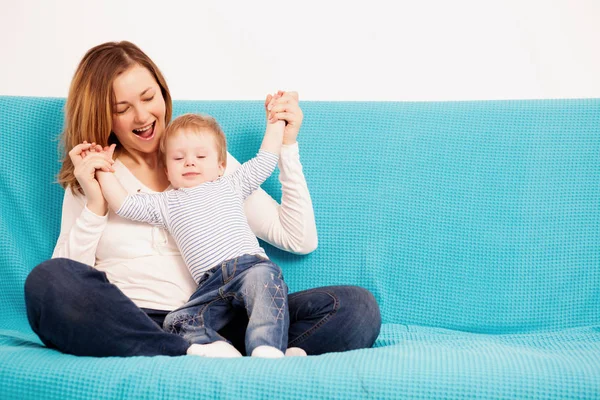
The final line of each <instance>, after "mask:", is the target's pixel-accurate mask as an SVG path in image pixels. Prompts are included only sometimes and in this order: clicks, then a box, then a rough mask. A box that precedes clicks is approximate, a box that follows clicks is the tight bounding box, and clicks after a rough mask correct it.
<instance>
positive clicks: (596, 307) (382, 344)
mask: <svg viewBox="0 0 600 400" xmlns="http://www.w3.org/2000/svg"><path fill="white" fill-rule="evenodd" d="M302 107H303V110H304V113H305V120H304V124H303V127H302V130H301V134H300V138H299V141H300V148H301V160H302V162H303V165H304V168H305V173H306V177H307V180H308V184H309V188H310V191H311V193H312V196H313V201H314V208H315V214H316V220H317V227H318V231H319V247H318V249H317V250H316V251H315V252H314V253H312V254H310V255H308V256H295V255H291V254H287V253H284V252H282V251H279V250H277V249H274V248H272V247H270V246H267V248H266V250H267V252H268V253H269V255H270V256H271V257H272V258H273V259H274V260H275V261H276V262H277V263H279V264H280V265H281V266H282V268H283V270H284V273H285V276H286V280H287V282H288V285H289V286H290V290H291V291H296V290H301V289H305V288H310V287H314V286H320V285H335V284H354V285H361V286H363V287H365V288H367V289H369V290H370V291H371V292H372V293H373V294H374V295H375V297H376V298H377V300H378V301H379V304H380V306H381V312H382V318H383V322H384V324H383V327H382V330H381V334H380V336H379V338H378V340H377V342H376V343H375V346H374V348H372V349H364V350H357V351H351V352H347V353H337V354H326V355H322V356H315V357H307V358H287V359H283V360H261V359H251V358H243V359H237V360H224V359H202V358H198V357H134V358H103V359H96V358H89V357H75V356H71V355H65V354H61V353H59V352H57V351H54V350H50V349H47V348H45V347H44V346H43V345H42V344H41V342H40V341H39V339H38V338H37V336H36V335H35V334H34V333H33V332H32V331H31V329H30V328H29V325H28V323H27V319H26V316H25V307H24V300H23V283H24V281H25V277H26V276H27V274H28V273H29V271H30V270H31V269H32V268H33V267H34V266H35V265H36V264H38V263H39V262H41V261H43V260H45V259H47V258H49V257H50V255H51V253H52V249H53V246H54V243H55V240H56V238H57V235H58V232H59V229H60V213H61V201H62V194H63V191H62V189H61V188H60V186H59V185H57V184H56V183H54V180H55V175H56V173H57V171H58V169H59V165H60V163H59V155H58V151H57V149H58V145H59V143H58V141H57V140H56V139H57V135H58V134H59V132H60V131H61V127H62V124H63V108H64V99H58V98H28V97H7V96H4V97H2V96H0V207H1V209H0V398H1V399H19V400H25V399H65V398H69V399H71V398H72V399H122V398H128V399H154V398H168V399H171V398H172V399H180V398H198V399H200V398H202V399H213V398H231V399H249V398H275V399H277V398H295V399H345V398H369V399H383V398H418V399H426V398H433V399H438V398H461V399H465V398H502V399H525V398H535V399H593V398H596V399H598V398H600V99H585V100H583V99H582V100H531V101H476V102H416V103H415V102H406V103H396V102H303V103H302ZM184 112H204V113H209V114H212V115H213V116H215V117H216V118H217V119H218V120H219V121H220V122H221V123H222V126H223V128H224V130H225V132H226V133H227V137H228V140H229V146H230V151H231V153H232V154H233V155H235V156H236V157H237V158H238V159H239V160H246V159H248V158H250V157H251V156H252V155H254V153H255V152H256V150H257V148H258V147H259V144H260V140H261V137H262V133H263V129H264V120H263V111H262V104H261V102H259V101H247V102H246V101H177V102H175V104H174V115H179V114H181V113H184ZM264 188H265V189H266V190H267V191H268V192H270V193H271V194H272V195H273V196H274V197H275V198H278V197H279V196H280V190H279V187H278V181H277V177H276V175H275V176H273V177H271V178H270V179H269V180H268V181H267V182H266V183H265V184H264Z"/></svg>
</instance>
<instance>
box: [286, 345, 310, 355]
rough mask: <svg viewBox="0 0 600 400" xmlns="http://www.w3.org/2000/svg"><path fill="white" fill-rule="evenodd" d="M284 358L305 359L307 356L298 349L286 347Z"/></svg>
mask: <svg viewBox="0 0 600 400" xmlns="http://www.w3.org/2000/svg"><path fill="white" fill-rule="evenodd" d="M285 356H286V357H306V356H307V354H306V352H305V351H304V350H302V349H301V348H300V347H288V349H287V350H286V351H285Z"/></svg>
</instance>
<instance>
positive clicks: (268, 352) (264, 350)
mask: <svg viewBox="0 0 600 400" xmlns="http://www.w3.org/2000/svg"><path fill="white" fill-rule="evenodd" d="M252 357H261V358H282V357H284V354H283V352H282V351H281V350H279V349H276V348H275V347H273V346H258V347H257V348H255V349H254V350H253V351H252Z"/></svg>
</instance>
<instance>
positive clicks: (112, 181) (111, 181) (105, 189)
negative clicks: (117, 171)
mask: <svg viewBox="0 0 600 400" xmlns="http://www.w3.org/2000/svg"><path fill="white" fill-rule="evenodd" d="M115 147H116V145H115V144H112V145H111V146H110V147H105V148H104V149H102V147H101V146H92V148H91V149H90V150H89V151H88V152H82V154H81V156H82V158H85V157H86V156H87V155H88V153H92V152H98V153H104V155H106V157H107V158H108V159H110V160H112V157H113V153H114V151H115ZM96 180H97V181H98V183H99V184H100V189H101V190H102V195H103V196H104V198H105V199H106V201H107V202H108V205H109V207H110V208H111V209H112V210H113V211H115V212H116V211H117V210H118V209H119V208H120V207H121V205H122V204H123V201H125V198H126V197H127V191H126V190H125V188H123V186H122V185H121V182H119V180H118V179H117V177H116V176H114V174H113V173H112V172H107V171H103V170H101V169H98V170H96Z"/></svg>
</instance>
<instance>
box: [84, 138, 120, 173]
mask: <svg viewBox="0 0 600 400" xmlns="http://www.w3.org/2000/svg"><path fill="white" fill-rule="evenodd" d="M83 144H84V145H87V146H86V148H85V150H82V151H81V153H80V157H81V160H85V159H90V158H97V157H100V159H104V160H105V161H107V162H108V163H109V165H110V167H109V168H108V169H107V168H106V167H105V166H103V167H102V168H96V171H104V172H115V170H114V169H113V168H112V164H114V162H115V161H114V160H113V154H114V152H115V147H116V146H117V145H116V144H112V145H110V146H105V147H104V148H103V147H102V146H100V145H99V144H96V143H91V144H88V143H87V141H85V140H84V141H83Z"/></svg>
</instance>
